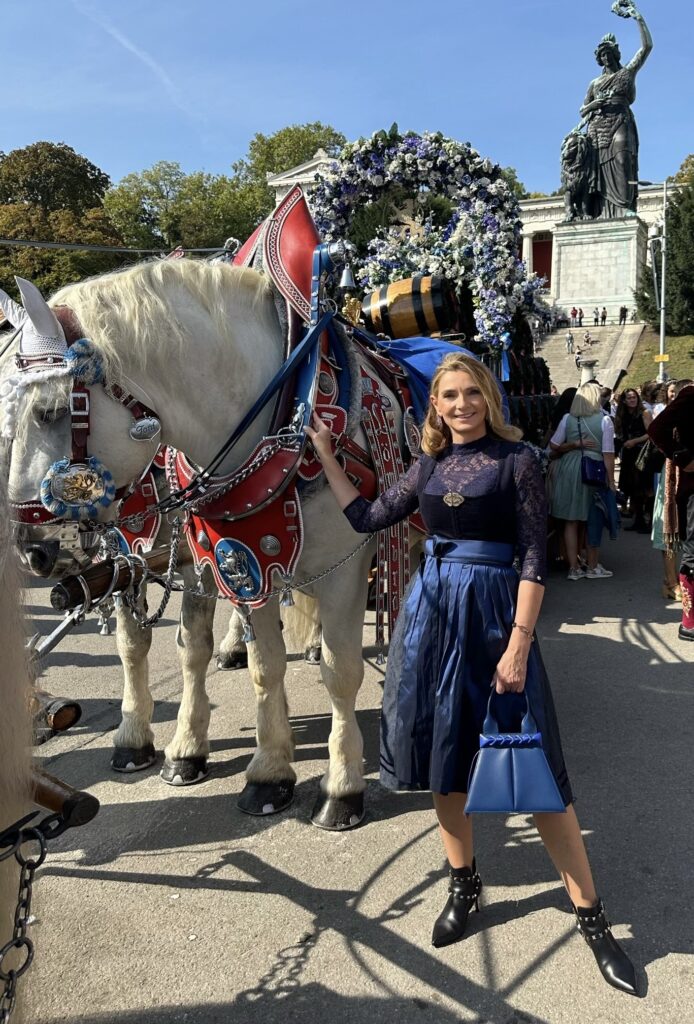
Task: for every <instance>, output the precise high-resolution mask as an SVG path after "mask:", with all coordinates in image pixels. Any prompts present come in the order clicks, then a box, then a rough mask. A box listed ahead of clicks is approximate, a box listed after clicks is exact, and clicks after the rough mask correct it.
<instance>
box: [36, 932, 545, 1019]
mask: <svg viewBox="0 0 694 1024" xmlns="http://www.w3.org/2000/svg"><path fill="white" fill-rule="evenodd" d="M291 952H292V951H291V950H290V951H289V953H290V954H291ZM284 954H285V950H282V951H281V953H280V955H284ZM489 1001H490V1002H492V1000H489ZM496 1004H497V1009H495V1010H493V1011H492V1013H493V1016H489V1015H488V1014H486V1013H485V1014H484V1015H483V1016H478V1015H475V1016H474V1017H466V1018H465V1020H466V1022H467V1024H548V1022H546V1021H544V1020H542V1019H541V1018H540V1017H535V1016H531V1015H530V1014H527V1013H524V1012H523V1011H522V1010H515V1009H513V1007H512V1006H511V1005H510V1004H509V1003H505V1002H504V1001H503V1000H502V999H499V1000H497V1001H496ZM143 1009H145V1010H146V1020H147V1024H179V1022H180V1024H230V1021H238V1022H239V1024H241V1022H243V1024H287V1021H288V1020H290V1021H291V1022H292V1024H316V1022H317V1021H321V1020H324V1019H325V1018H326V1016H328V1015H329V1018H330V1021H331V1022H332V1024H371V1022H372V1021H375V1020H377V1021H379V1022H381V1024H402V1022H403V1021H407V1022H415V1021H418V1020H422V1021H431V1020H435V1021H436V1022H437V1024H460V1022H461V1021H462V1019H463V1018H461V1017H460V1015H459V1013H457V1012H453V1013H451V1012H450V1011H448V1010H446V1009H444V1008H443V1007H442V1006H441V1004H440V1002H439V1001H438V1000H437V998H436V996H434V998H433V999H432V1000H429V999H421V998H406V997H405V996H396V995H391V996H384V997H383V998H378V997H369V996H346V995H342V994H340V993H339V992H335V991H334V989H331V988H327V987H326V986H325V985H321V984H319V983H317V982H310V983H308V984H305V985H302V984H300V983H299V981H298V980H297V981H296V982H290V983H288V984H283V983H282V981H280V982H278V984H277V986H276V987H275V986H273V987H270V986H269V985H268V986H267V987H261V986H259V987H258V988H257V989H256V988H254V989H249V990H247V991H245V992H241V993H240V994H239V995H238V996H237V997H236V998H235V999H233V1000H232V1001H231V1002H228V1003H213V1004H209V1003H208V1004H206V1005H203V1004H195V1005H193V1004H191V1003H186V1004H184V1003H177V1004H172V1005H170V1006H157V1007H145V1008H143ZM77 1020H79V1024H142V1022H143V1010H140V1009H138V1010H124V1011H120V1012H116V1013H108V1014H96V1015H88V1016H83V1015H80V1017H79V1018H74V1017H66V1016H61V1017H51V1018H49V1019H48V1018H44V1021H43V1024H73V1021H74V1024H77Z"/></svg>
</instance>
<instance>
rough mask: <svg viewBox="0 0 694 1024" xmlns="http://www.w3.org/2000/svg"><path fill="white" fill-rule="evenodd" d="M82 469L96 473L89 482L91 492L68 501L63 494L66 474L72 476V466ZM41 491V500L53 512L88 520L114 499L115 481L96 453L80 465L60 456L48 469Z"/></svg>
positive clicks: (71, 517)
mask: <svg viewBox="0 0 694 1024" xmlns="http://www.w3.org/2000/svg"><path fill="white" fill-rule="evenodd" d="M80 469H83V470H85V471H89V472H92V473H94V474H95V477H96V479H95V480H94V482H93V484H91V485H89V490H90V491H91V494H90V495H89V497H85V498H83V499H80V500H79V501H66V500H65V498H64V497H63V496H61V492H63V494H64V487H65V481H66V478H67V479H68V480H69V477H70V471H71V470H72V471H73V472H75V473H77V472H78V471H79V470H80ZM56 491H58V493H56ZM40 494H41V503H42V504H43V506H44V507H45V508H46V509H48V511H49V512H50V513H51V514H52V515H54V516H56V517H58V518H60V519H67V520H71V521H73V522H85V521H87V520H90V519H96V518H97V516H98V514H99V511H100V510H101V509H103V508H108V507H109V505H111V504H112V503H113V500H114V498H115V497H116V484H115V481H114V479H113V476H112V475H111V473H110V471H109V470H108V469H106V467H105V466H104V464H103V463H102V462H100V461H99V459H97V458H95V457H94V456H89V457H88V458H87V459H85V461H84V463H80V464H79V465H75V463H71V462H70V459H60V460H59V461H58V462H54V463H53V465H52V466H51V467H50V469H49V470H48V472H47V473H46V476H45V477H44V479H43V481H42V483H41V492H40Z"/></svg>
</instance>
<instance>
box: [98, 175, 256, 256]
mask: <svg viewBox="0 0 694 1024" xmlns="http://www.w3.org/2000/svg"><path fill="white" fill-rule="evenodd" d="M104 206H105V208H106V211H107V213H108V215H109V217H110V219H111V222H112V223H113V225H114V227H115V228H116V229H117V230H118V232H119V233H120V234H121V236H122V237H123V238H124V239H125V241H126V243H127V244H128V245H129V246H132V247H134V248H137V247H139V246H141V247H142V248H143V249H160V248H161V249H174V248H176V246H177V245H182V246H184V247H187V248H206V247H214V246H220V247H221V246H222V244H223V243H224V241H225V239H226V238H228V237H229V236H230V235H234V236H235V237H237V238H239V239H241V240H244V239H245V238H246V237H247V236H248V235H249V234H250V233H251V232H252V230H253V228H254V227H255V226H256V224H257V223H258V221H259V220H260V219H261V217H262V216H264V213H263V214H261V213H260V204H259V202H258V197H257V189H256V188H255V187H254V186H252V185H251V186H246V185H239V183H238V182H237V181H236V180H235V179H233V178H228V177H226V176H225V175H223V174H220V175H214V174H206V173H205V172H204V171H195V172H194V173H193V174H185V172H184V171H183V170H182V169H181V166H180V164H177V163H170V162H167V161H160V162H159V163H156V164H154V166H153V167H150V168H149V169H148V170H145V171H140V172H138V173H134V174H128V175H126V177H125V178H123V179H122V181H120V182H119V183H118V185H116V186H115V188H112V189H110V191H109V192H107V194H106V198H105V199H104ZM273 206H274V204H273Z"/></svg>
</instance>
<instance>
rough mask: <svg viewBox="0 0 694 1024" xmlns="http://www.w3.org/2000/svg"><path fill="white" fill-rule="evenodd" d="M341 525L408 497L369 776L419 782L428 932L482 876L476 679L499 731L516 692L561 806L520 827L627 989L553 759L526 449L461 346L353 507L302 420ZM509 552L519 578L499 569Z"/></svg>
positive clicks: (540, 504)
mask: <svg viewBox="0 0 694 1024" xmlns="http://www.w3.org/2000/svg"><path fill="white" fill-rule="evenodd" d="M307 433H308V434H309V437H310V438H311V440H312V442H313V445H314V447H315V449H316V451H317V453H318V455H319V457H320V459H321V461H322V463H323V468H324V470H325V475H326V478H327V480H328V483H329V484H330V487H331V488H332V490H333V493H334V494H335V497H336V498H337V501H338V503H339V505H340V506H341V508H342V509H343V510H344V512H345V514H346V515H347V517H348V519H349V521H350V522H351V523H352V526H353V527H354V528H355V529H356V530H358V531H360V532H371V531H373V530H380V529H384V528H386V527H388V526H391V525H392V524H393V523H397V522H399V521H400V520H402V519H404V518H406V517H407V516H408V515H410V514H411V513H412V512H414V510H415V509H416V508H417V507H419V508H420V511H421V513H422V516H423V518H424V521H425V523H426V526H427V531H428V533H429V536H428V539H427V540H426V541H425V547H424V550H425V557H424V559H423V563H422V566H421V568H420V571H419V572H418V573H417V575H416V576H415V579H414V581H413V583H412V586H411V587H410V590H409V592H408V595H407V598H406V601H405V603H404V607H403V610H402V612H401V615H400V618H399V619H398V623H397V626H396V629H395V632H394V636H393V640H392V643H391V650H390V655H389V658H388V669H387V672H386V679H385V685H384V694H383V715H382V721H381V781H382V782H383V783H384V785H386V786H388V787H390V788H393V789H430V790H431V791H432V793H433V797H434V807H435V810H436V815H437V818H438V822H439V830H440V834H441V839H442V841H443V846H444V849H445V851H446V856H447V858H448V862H449V865H450V884H449V890H448V892H449V895H448V900H447V902H446V904H445V906H444V908H443V911H442V912H441V914H439V916H438V918H437V919H436V922H435V924H434V930H433V935H432V943H433V945H434V946H446V945H449V944H450V943H453V942H457V941H458V940H459V939H462V938H463V936H464V934H465V930H466V926H467V920H468V915H469V912H470V910H471V909H472V907H473V906H475V907H476V908H477V909H479V904H478V900H479V896H480V893H481V890H482V881H481V878H480V875H479V874H478V872H477V866H476V863H475V854H474V843H473V826H472V820H471V818H470V817H466V815H465V804H466V801H467V785H468V777H469V773H470V767H471V764H472V761H473V758H474V756H475V754H476V752H477V750H478V747H479V733H480V731H481V729H482V724H483V721H484V718H485V714H486V710H487V701H488V699H489V695H490V688H492V687H493V688H495V689H496V692H497V693H499V694H505V696H504V698H503V700H499V701H497V715H498V718H499V726H500V729H501V731H508V730H511V729H513V728H514V726H515V729H516V730H517V728H518V722H519V720H520V716H521V714H522V712H523V710H524V709H525V700H524V698H523V697H522V696H521V694H522V693H523V691H527V694H528V700H529V701H530V703H531V705H532V709H533V712H534V714H535V717H536V719H537V723H538V726H539V729H540V731H541V732H542V737H543V745H544V747H545V752H546V754H547V758H548V761H549V764H550V767H551V769H552V771H553V773H554V776H555V778H556V781H557V785H558V786H559V789H560V791H561V793H562V796H563V798H564V802H565V805H566V811H565V812H564V813H554V814H537V815H535V823H536V825H537V828H538V830H539V832H540V836H541V837H542V840H543V842H544V844H545V847H546V849H547V851H548V853H549V855H550V857H551V858H552V860H553V862H554V864H555V867H556V868H557V871H558V872H559V874H560V875H561V877H562V880H563V881H564V884H565V885H566V888H567V891H568V893H569V896H570V898H571V902H572V904H573V907H574V911H575V913H576V916H577V921H578V928H579V930H580V931H581V933H582V934H583V935H584V937H585V938H586V941H587V942H588V944H589V946H590V948H591V949H592V951H593V953H594V954H595V957H596V960H597V962H598V965H599V967H600V970H601V972H602V974H603V977H604V978H605V979H606V980H607V981H608V983H609V984H611V985H613V986H614V987H616V988H618V989H621V990H622V991H624V992H629V993H631V994H634V993H635V992H636V979H635V974H634V968H633V965H632V964H631V962H630V961H629V959H628V957H627V955H626V953H625V952H624V951H623V950H622V949H621V947H620V946H619V945H618V944H617V942H616V940H615V939H614V937H613V935H612V933H611V931H610V926H609V923H608V921H607V919H606V917H605V913H604V909H603V905H602V902H601V901H600V900H598V897H597V894H596V891H595V887H594V884H593V879H592V875H591V871H590V865H589V863H588V858H587V855H586V851H585V847H584V845H583V839H582V837H581V831H580V828H579V825H578V821H577V819H576V815H575V813H574V809H573V794H572V791H571V785H570V783H569V778H568V775H567V771H566V767H565V765H564V757H563V754H562V749H561V741H560V738H559V729H558V725H557V720H556V715H555V711H554V704H553V701H552V695H551V691H550V687H549V681H548V679H547V675H546V672H545V669H544V666H543V663H542V659H541V657H540V654H539V651H538V645H537V643H535V642H534V641H535V623H536V621H537V617H538V614H539V612H540V606H541V604H542V598H543V595H544V580H545V547H546V540H547V537H546V532H547V530H546V525H547V524H546V502H545V491H544V484H543V481H542V476H541V473H540V470H539V466H538V463H537V460H536V458H535V456H534V454H533V453H532V451H531V450H530V449H529V448H528V447H527V446H526V445H523V444H519V443H518V441H519V437H520V431H518V430H517V429H516V428H514V427H510V426H509V425H508V424H507V423H505V422H504V417H503V413H502V407H501V398H500V393H499V390H498V387H497V384H496V381H495V379H494V377H493V376H492V375H491V373H490V372H489V371H488V370H487V369H486V367H484V366H483V365H482V364H481V363H480V362H478V361H477V360H475V359H472V358H470V357H466V356H463V355H457V354H453V355H449V356H446V358H445V359H444V360H443V361H442V363H441V364H440V366H439V367H438V369H437V370H436V372H435V374H434V378H433V380H432V383H431V393H430V405H429V409H428V411H427V415H426V419H425V422H424V429H423V439H422V449H423V452H424V454H423V456H422V457H421V458H420V459H419V461H418V462H416V463H415V464H414V465H413V466H412V467H411V468H410V470H409V471H408V472H407V473H406V474H405V476H404V477H402V478H401V480H400V481H399V482H398V483H396V484H395V485H394V486H393V487H392V488H390V490H388V491H387V492H386V493H385V494H383V495H381V496H380V497H379V498H377V500H376V501H374V502H372V503H369V502H367V501H366V500H365V499H363V498H362V497H360V495H359V492H358V491H357V490H356V488H355V487H354V486H353V485H352V483H351V482H350V480H349V479H348V477H347V476H346V474H345V473H344V472H343V470H342V468H341V467H340V465H339V463H338V462H337V461H336V459H335V457H334V455H333V453H332V446H331V438H330V431H329V429H328V427H327V426H325V425H324V424H323V423H321V421H320V420H319V419H318V418H314V421H313V427H312V428H308V429H307ZM516 553H518V555H519V556H520V562H521V573H520V579H519V577H518V573H517V572H516V570H515V569H514V568H513V560H514V556H515V554H516Z"/></svg>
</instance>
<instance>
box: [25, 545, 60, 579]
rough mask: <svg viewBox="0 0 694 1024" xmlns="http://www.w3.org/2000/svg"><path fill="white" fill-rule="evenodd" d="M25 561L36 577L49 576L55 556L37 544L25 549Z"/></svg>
mask: <svg viewBox="0 0 694 1024" xmlns="http://www.w3.org/2000/svg"><path fill="white" fill-rule="evenodd" d="M24 553H25V556H26V560H27V562H28V564H29V568H30V569H31V571H32V572H33V573H35V574H36V575H37V576H49V575H50V573H51V570H52V568H53V566H54V564H55V556H54V555H53V553H52V552H50V551H48V550H47V549H46V548H45V547H42V546H41V545H39V544H35V545H31V546H29V547H27V548H26V549H25V552H24Z"/></svg>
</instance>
